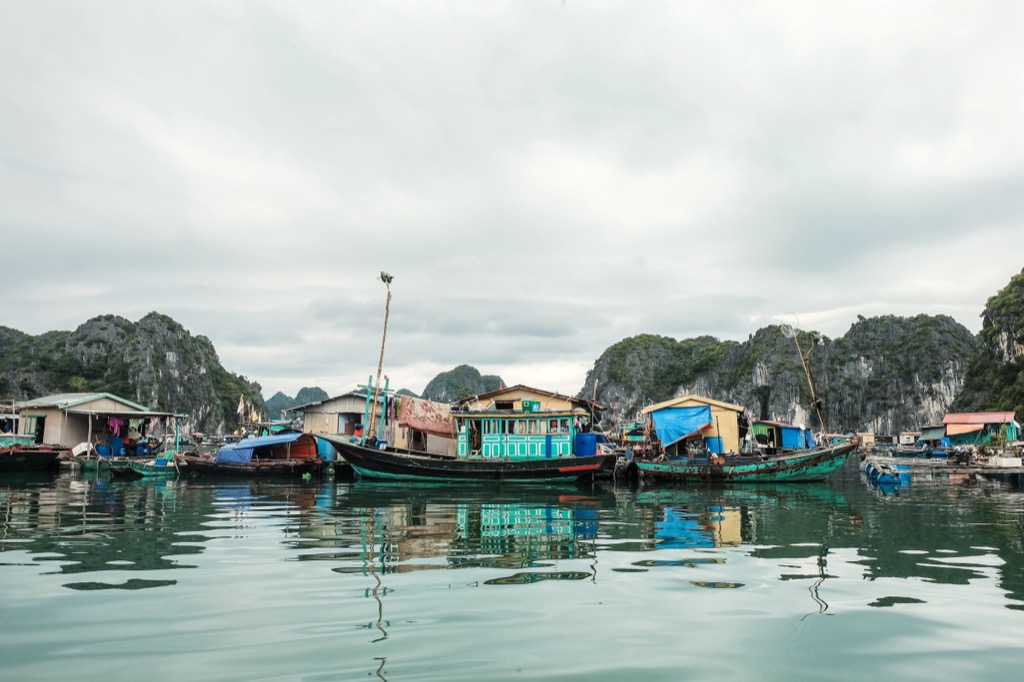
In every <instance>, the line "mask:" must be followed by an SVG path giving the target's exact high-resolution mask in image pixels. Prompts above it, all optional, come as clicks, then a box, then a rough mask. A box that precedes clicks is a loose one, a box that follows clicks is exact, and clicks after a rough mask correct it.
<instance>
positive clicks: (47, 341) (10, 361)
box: [0, 313, 263, 432]
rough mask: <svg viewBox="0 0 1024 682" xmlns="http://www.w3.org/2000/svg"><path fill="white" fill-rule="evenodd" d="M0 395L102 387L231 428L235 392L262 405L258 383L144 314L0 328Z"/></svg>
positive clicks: (197, 425) (202, 423) (203, 342)
mask: <svg viewBox="0 0 1024 682" xmlns="http://www.w3.org/2000/svg"><path fill="white" fill-rule="evenodd" d="M0 341H2V344H3V345H2V350H0V395H3V396H4V397H5V398H7V397H10V398H14V399H26V398H34V397H39V396H43V395H47V394H50V393H61V392H81V391H101V392H109V393H114V394H116V395H119V396H121V397H123V398H127V399H129V400H132V401H135V402H138V403H140V404H143V405H146V406H147V407H150V408H152V409H156V410H161V411H167V412H177V413H181V414H187V415H189V416H190V423H189V424H188V425H187V428H193V429H197V430H201V431H206V432H222V431H225V430H227V431H230V430H232V429H233V428H234V426H235V425H236V422H237V415H236V414H235V410H236V409H237V405H238V398H239V396H240V395H245V396H246V399H247V400H251V401H252V402H254V403H255V404H256V405H257V407H258V408H259V409H262V408H263V397H262V394H261V388H260V386H259V384H256V383H253V382H249V381H248V380H246V379H245V378H244V377H240V376H237V375H235V374H231V373H230V372H228V371H227V370H225V369H224V368H223V366H221V364H220V359H219V358H218V356H217V352H216V350H214V348H213V344H212V343H210V340H209V339H208V338H206V337H205V336H193V335H192V334H190V333H189V332H188V330H186V329H185V328H184V327H182V326H181V325H180V324H178V323H177V322H175V321H174V320H172V319H171V318H169V317H167V316H165V315H160V314H158V313H150V314H149V315H146V316H145V317H144V318H142V319H141V320H139V321H138V322H136V323H132V322H130V321H129V320H126V319H125V318H123V317H117V316H114V315H103V316H100V317H96V318H93V319H91V320H89V321H87V322H85V323H84V324H82V325H81V326H80V327H78V329H76V330H75V331H73V332H48V333H47V334H42V335H40V336H36V337H33V336H30V335H27V334H23V333H21V332H17V331H15V330H9V329H3V330H0Z"/></svg>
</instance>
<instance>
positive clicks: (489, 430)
mask: <svg viewBox="0 0 1024 682" xmlns="http://www.w3.org/2000/svg"><path fill="white" fill-rule="evenodd" d="M452 417H453V419H454V422H455V431H456V433H457V434H458V436H457V453H456V454H455V455H447V454H435V453H428V452H418V451H413V450H408V449H398V448H394V447H390V446H389V445H387V444H375V443H373V441H372V440H371V441H367V442H360V441H353V439H352V438H351V437H349V436H342V435H330V434H318V435H317V437H318V438H323V439H325V440H327V441H328V442H330V443H331V444H332V445H334V447H335V448H336V449H337V451H338V452H339V453H340V454H341V456H342V458H344V459H345V461H346V462H348V463H349V464H350V465H351V466H352V469H353V470H354V471H355V473H356V475H357V476H358V477H360V478H365V479H374V480H397V481H444V480H456V481H473V480H477V481H534V482H540V481H574V480H576V479H579V478H583V477H588V476H593V475H594V474H597V473H598V472H600V471H603V470H611V469H612V468H613V467H614V465H615V455H614V454H604V453H600V452H598V448H597V434H594V433H578V432H577V431H576V429H575V426H574V420H575V419H576V418H578V417H579V415H578V414H576V413H575V412H573V411H571V410H564V411H546V412H513V411H510V410H494V411H480V412H476V411H474V412H457V413H453V414H452Z"/></svg>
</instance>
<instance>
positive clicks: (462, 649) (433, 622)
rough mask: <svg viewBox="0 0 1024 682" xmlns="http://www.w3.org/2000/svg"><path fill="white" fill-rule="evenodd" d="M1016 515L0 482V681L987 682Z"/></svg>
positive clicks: (723, 493)
mask: <svg viewBox="0 0 1024 682" xmlns="http://www.w3.org/2000/svg"><path fill="white" fill-rule="evenodd" d="M1022 541H1024V492H1022V491H1020V490H1017V489H1014V488H1013V487H1011V486H1010V485H1008V484H1000V483H988V482H980V483H979V482H971V481H962V482H960V481H958V482H950V481H941V480H940V481H931V482H929V481H914V482H913V483H912V484H911V485H910V486H909V487H904V488H902V489H900V490H898V491H896V492H892V493H889V494H883V493H881V492H879V491H877V490H872V489H871V488H869V487H868V486H867V485H866V484H865V483H863V482H862V481H861V479H860V477H859V474H858V472H857V470H856V467H855V466H854V463H853V462H851V463H849V464H848V466H847V468H845V469H844V470H842V471H841V472H840V473H839V474H838V475H837V476H836V478H835V479H834V480H833V481H832V482H831V483H829V484H823V485H800V484H793V485H790V486H786V487H744V488H736V489H706V488H700V489H688V488H678V487H659V488H644V489H640V490H631V489H629V488H618V489H616V488H613V487H611V486H608V487H596V488H595V487H582V488H575V487H565V486H562V487H525V488H524V487H515V486H512V487H509V486H505V487H491V486H479V487H471V488H469V489H466V488H462V489H460V488H457V487H443V486H440V487H439V486H429V487H411V486H404V487H397V486H382V485H368V484H364V483H353V482H350V481H332V482H324V483H321V482H312V483H301V482H296V483H292V484H282V483H267V482H252V483H249V482H233V483H224V482H220V481H207V480H200V479H189V478H185V479H183V480H180V481H156V482H147V481H143V482H122V481H119V480H113V481H110V480H104V479H102V478H101V479H98V480H97V479H95V478H93V479H91V480H90V479H87V478H84V477H82V475H78V476H77V477H76V476H75V475H70V474H61V475H59V476H43V477H24V476H21V477H19V476H15V475H12V474H5V475H2V476H0V604H2V611H0V613H2V618H0V656H2V659H0V660H2V666H3V667H2V671H3V672H2V676H3V679H9V680H36V679H39V680H67V679H84V680H139V679H144V680H181V679H195V680H366V679H370V680H376V679H383V680H391V681H392V682H408V681H413V680H627V679H628V680H709V679H719V680H721V679H731V680H820V679H829V680H864V679H871V678H874V679H877V680H961V681H962V680H984V679H991V680H1005V679H1007V678H1013V677H1016V676H1018V675H1019V673H1020V671H1021V667H1022V664H1024V641H1022V637H1024V561H1022V558H1024V549H1022Z"/></svg>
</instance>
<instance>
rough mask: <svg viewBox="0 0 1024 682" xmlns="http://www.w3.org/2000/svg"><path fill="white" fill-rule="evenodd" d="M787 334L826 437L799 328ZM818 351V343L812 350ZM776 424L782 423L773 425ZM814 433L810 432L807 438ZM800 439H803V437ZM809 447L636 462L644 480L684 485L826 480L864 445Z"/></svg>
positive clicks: (849, 441)
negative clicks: (795, 351) (694, 483)
mask: <svg viewBox="0 0 1024 682" xmlns="http://www.w3.org/2000/svg"><path fill="white" fill-rule="evenodd" d="M782 331H783V334H785V335H786V336H788V337H790V338H792V339H793V341H794V342H795V343H796V348H797V353H798V354H799V356H800V362H801V364H802V366H803V369H804V374H805V376H806V378H807V385H808V387H809V388H810V395H811V405H812V407H813V409H814V412H815V413H816V415H817V417H818V423H819V424H820V425H821V433H822V434H825V433H826V429H825V420H824V419H823V418H822V415H821V409H820V408H821V400H819V399H818V396H817V393H816V392H815V390H814V381H813V378H812V377H811V369H810V364H809V362H808V355H809V353H810V351H807V353H804V351H803V349H801V347H800V341H799V337H798V332H797V330H795V329H793V328H792V327H789V326H784V327H783V329H782ZM811 348H812V349H813V345H812V346H811ZM768 424H771V425H774V426H779V424H777V423H774V422H771V423H768ZM808 435H809V434H808ZM797 440H802V437H801V438H798V439H797ZM809 445H810V447H806V448H805V447H803V446H802V445H801V446H800V447H793V448H785V449H779V450H776V449H775V448H774V447H772V448H769V449H767V450H766V451H754V452H751V453H740V454H734V453H722V454H710V453H709V454H708V455H707V456H706V457H702V458H691V457H688V456H685V455H684V456H679V457H667V456H662V457H659V458H657V459H653V460H644V459H638V460H636V466H637V468H638V469H639V470H640V473H641V475H643V476H644V478H645V480H651V479H653V480H669V481H685V482H712V481H714V482H734V483H777V482H787V483H788V482H805V481H822V480H825V479H826V478H828V477H829V476H830V475H831V474H833V473H835V472H836V471H838V470H839V468H840V467H842V466H843V464H845V463H846V457H847V455H849V454H850V453H851V452H853V451H854V450H856V449H857V448H858V447H859V446H860V441H859V439H858V438H857V437H856V436H843V437H836V438H832V439H828V438H826V437H825V436H824V435H822V444H820V445H817V444H811V443H809Z"/></svg>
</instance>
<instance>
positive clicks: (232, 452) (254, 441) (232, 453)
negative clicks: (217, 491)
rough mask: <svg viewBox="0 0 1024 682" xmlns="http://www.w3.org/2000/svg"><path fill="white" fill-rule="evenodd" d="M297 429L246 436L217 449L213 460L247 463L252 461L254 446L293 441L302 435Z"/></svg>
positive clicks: (220, 462) (226, 462) (223, 462)
mask: <svg viewBox="0 0 1024 682" xmlns="http://www.w3.org/2000/svg"><path fill="white" fill-rule="evenodd" d="M302 435H303V434H302V433H301V432H299V431H293V432H291V433H282V434H280V435H277V436H259V437H257V438H246V439H245V440H240V441H238V442H237V443H230V444H228V445H224V446H222V447H221V448H220V449H218V450H217V455H216V456H215V457H214V458H213V461H214V462H216V463H217V464H249V463H250V462H252V455H253V452H254V451H255V450H256V448H261V447H266V446H268V445H284V444H286V443H294V442H295V441H297V440H298V439H299V438H301V437H302Z"/></svg>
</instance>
